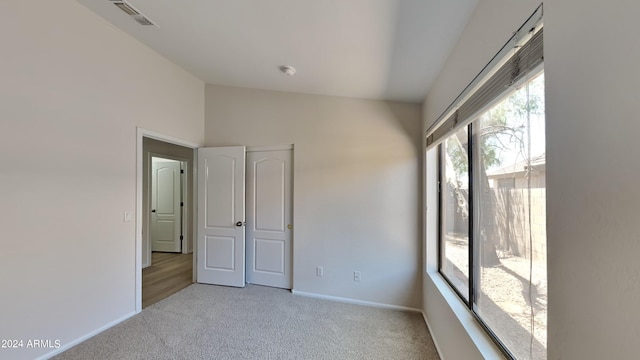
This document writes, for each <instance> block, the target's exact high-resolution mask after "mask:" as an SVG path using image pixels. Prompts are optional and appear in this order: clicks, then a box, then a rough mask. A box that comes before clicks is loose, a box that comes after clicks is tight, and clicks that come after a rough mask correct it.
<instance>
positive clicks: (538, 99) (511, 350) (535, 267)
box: [427, 6, 547, 359]
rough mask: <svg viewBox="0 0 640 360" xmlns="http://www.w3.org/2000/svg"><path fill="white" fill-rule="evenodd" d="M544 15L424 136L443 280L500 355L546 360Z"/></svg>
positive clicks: (537, 16) (530, 22)
mask: <svg viewBox="0 0 640 360" xmlns="http://www.w3.org/2000/svg"><path fill="white" fill-rule="evenodd" d="M545 149H546V148H545V97H544V53H543V28H542V6H541V7H540V8H539V9H538V10H537V11H536V13H534V15H532V17H531V18H530V19H529V20H528V21H527V23H525V24H524V25H523V26H522V28H521V29H519V30H518V32H516V34H515V35H514V38H512V39H511V40H510V42H509V43H507V45H505V49H503V50H502V51H501V53H499V54H498V55H496V57H495V58H494V60H492V63H490V64H489V65H488V66H487V67H486V68H485V69H484V70H483V72H482V73H481V74H480V75H479V76H478V77H477V78H476V79H474V81H473V82H472V83H471V84H470V85H469V86H468V87H467V89H466V90H465V91H464V92H463V93H462V94H461V95H460V96H459V97H458V99H456V101H455V102H454V103H453V104H452V105H451V106H450V108H449V109H448V110H447V111H446V112H445V114H443V116H442V117H441V119H440V121H437V122H436V124H435V125H434V126H433V127H432V128H430V129H429V131H428V132H427V151H436V152H437V153H438V161H439V164H438V169H439V174H438V178H437V181H438V191H439V200H438V207H439V208H438V214H439V224H438V225H439V236H438V244H439V257H438V259H439V264H438V268H439V271H440V273H441V274H442V276H443V277H444V278H445V280H447V282H448V283H449V285H450V286H451V288H452V289H453V290H454V291H455V292H456V293H457V294H458V296H459V297H460V298H461V299H462V300H463V301H464V302H465V303H466V304H467V306H468V309H469V311H471V312H472V314H473V315H474V316H475V317H476V319H477V320H478V321H479V323H480V324H481V325H482V326H483V327H484V328H485V329H486V330H487V332H488V333H489V334H490V335H491V337H492V338H493V339H494V340H495V342H496V344H497V345H498V346H499V347H500V349H501V350H502V351H503V352H504V354H505V355H506V356H507V357H509V358H512V359H546V338H547V276H546V275H547V268H546V211H545V209H546V188H545V184H546V182H545V160H546V156H545V154H546V150H545Z"/></svg>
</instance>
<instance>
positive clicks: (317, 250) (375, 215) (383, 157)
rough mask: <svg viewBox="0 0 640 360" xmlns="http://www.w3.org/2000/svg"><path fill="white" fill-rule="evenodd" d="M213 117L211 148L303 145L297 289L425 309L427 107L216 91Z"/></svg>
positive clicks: (209, 117)
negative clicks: (358, 275) (320, 272)
mask: <svg viewBox="0 0 640 360" xmlns="http://www.w3.org/2000/svg"><path fill="white" fill-rule="evenodd" d="M205 113H206V130H205V143H206V145H207V146H229V145H247V146H259V145H285V144H294V167H293V172H294V182H293V187H294V209H293V211H294V212H293V213H294V240H293V253H294V260H293V263H294V265H293V273H294V283H293V287H294V290H296V291H299V292H307V293H312V294H319V295H326V296H334V297H343V298H349V299H355V300H360V301H370V302H376V303H382V304H389V305H397V306H405V307H412V308H419V307H420V299H421V294H420V293H421V276H420V268H421V265H420V263H421V255H420V254H421V249H422V247H421V244H420V235H419V234H420V226H421V225H420V215H419V209H420V196H419V193H420V170H419V169H420V160H419V159H420V156H421V155H420V153H421V152H420V141H421V140H420V138H421V136H420V127H421V125H420V124H421V123H420V117H421V109H420V105H417V104H407V103H394V102H383V101H368V100H357V99H348V98H337V97H327V96H316V95H301V94H291V93H282V92H274V91H261V90H250V89H240V88H232V87H221V86H214V85H207V87H206V111H205ZM316 266H323V267H324V276H323V277H317V276H316ZM354 271H361V272H362V281H360V282H354V281H353V272H354Z"/></svg>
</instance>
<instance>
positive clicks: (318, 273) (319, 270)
mask: <svg viewBox="0 0 640 360" xmlns="http://www.w3.org/2000/svg"><path fill="white" fill-rule="evenodd" d="M316 276H320V277H322V276H324V268H323V267H322V266H318V267H316Z"/></svg>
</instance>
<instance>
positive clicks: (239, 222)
mask: <svg viewBox="0 0 640 360" xmlns="http://www.w3.org/2000/svg"><path fill="white" fill-rule="evenodd" d="M242 225H244V224H243V223H242V221H238V222H237V223H236V226H242Z"/></svg>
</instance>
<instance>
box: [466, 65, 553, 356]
mask: <svg viewBox="0 0 640 360" xmlns="http://www.w3.org/2000/svg"><path fill="white" fill-rule="evenodd" d="M544 123H545V118H544V76H543V75H542V74H540V75H538V76H536V77H535V78H534V79H532V80H531V81H530V82H528V83H527V84H525V85H524V86H523V87H521V88H519V89H518V90H517V91H515V92H514V93H512V94H511V95H509V96H508V97H506V98H505V99H504V100H502V101H501V102H500V103H498V104H496V105H495V106H493V107H492V108H491V109H490V110H489V111H487V112H486V113H484V114H482V115H481V116H480V118H479V119H478V120H476V121H474V123H473V129H474V141H473V143H474V154H475V158H474V159H473V161H474V167H473V168H474V181H475V182H474V183H473V185H474V187H473V188H474V195H473V196H474V201H475V203H474V204H475V206H474V216H475V221H474V226H475V231H474V243H475V244H477V245H476V249H475V259H476V262H477V266H476V268H475V271H476V274H475V275H474V276H475V278H476V279H477V280H476V281H477V282H478V283H477V284H476V286H475V296H476V301H475V304H474V306H473V308H474V310H475V311H476V312H477V313H478V315H479V316H480V318H481V319H482V320H483V321H484V322H485V323H486V324H487V325H488V326H489V327H490V328H491V330H492V331H493V332H494V333H495V334H496V335H497V337H498V338H499V339H500V340H501V341H502V343H503V344H504V345H505V346H506V347H507V348H508V349H509V351H510V352H511V353H512V354H513V355H515V357H516V358H517V359H545V358H546V334H547V331H546V330H547V311H546V309H547V274H546V263H547V262H546V253H547V252H546V212H545V198H546V192H545V135H544V127H545V126H544ZM532 334H533V337H532V336H531V335H532Z"/></svg>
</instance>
